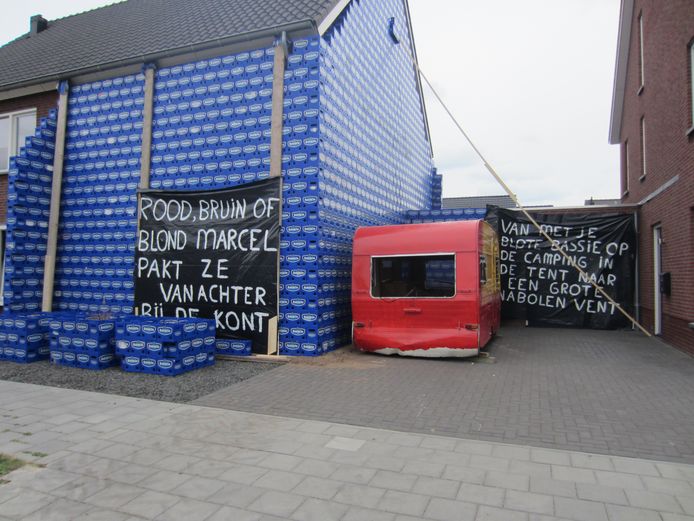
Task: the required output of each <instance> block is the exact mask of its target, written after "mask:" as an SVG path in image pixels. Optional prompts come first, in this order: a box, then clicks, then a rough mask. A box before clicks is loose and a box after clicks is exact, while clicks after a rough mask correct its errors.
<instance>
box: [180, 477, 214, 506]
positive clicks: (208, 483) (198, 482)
mask: <svg viewBox="0 0 694 521" xmlns="http://www.w3.org/2000/svg"><path fill="white" fill-rule="evenodd" d="M223 487H224V482H223V481H219V480H214V479H208V478H201V477H198V476H193V477H189V478H188V479H187V480H186V481H184V482H183V483H181V484H180V485H179V486H177V487H176V488H174V489H171V490H170V493H171V494H175V495H177V496H183V497H187V498H190V499H199V500H201V501H202V500H205V499H207V498H209V497H211V496H212V495H214V494H215V493H217V492H219V491H220V490H221V489H222V488H223Z"/></svg>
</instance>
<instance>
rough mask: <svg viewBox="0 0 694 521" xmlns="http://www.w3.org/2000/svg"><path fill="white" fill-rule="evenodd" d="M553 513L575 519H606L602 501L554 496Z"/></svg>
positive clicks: (595, 520)
mask: <svg viewBox="0 0 694 521" xmlns="http://www.w3.org/2000/svg"><path fill="white" fill-rule="evenodd" d="M554 508H555V513H556V515H557V516H559V517H565V518H566V519H575V520H576V521H607V511H606V510H605V506H604V505H603V504H602V503H596V502H593V501H584V500H582V499H570V498H562V497H557V498H554Z"/></svg>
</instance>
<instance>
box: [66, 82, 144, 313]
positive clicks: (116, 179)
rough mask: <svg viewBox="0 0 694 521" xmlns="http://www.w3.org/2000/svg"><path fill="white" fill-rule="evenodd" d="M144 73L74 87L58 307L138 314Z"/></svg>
mask: <svg viewBox="0 0 694 521" xmlns="http://www.w3.org/2000/svg"><path fill="white" fill-rule="evenodd" d="M143 81H144V75H142V74H138V75H130V76H125V77H119V78H113V79H109V80H104V81H97V82H93V83H87V84H84V85H77V86H74V87H73V88H72V89H71V91H70V96H69V112H68V125H67V139H66V151H65V168H64V173H63V191H62V196H61V213H60V238H59V242H58V253H57V263H56V286H55V299H54V308H55V309H56V310H59V311H71V312H81V313H113V314H119V313H132V310H133V258H134V251H135V235H136V230H137V216H136V212H137V185H138V183H139V179H140V155H141V152H142V148H141V135H142V107H143V104H144V94H143Z"/></svg>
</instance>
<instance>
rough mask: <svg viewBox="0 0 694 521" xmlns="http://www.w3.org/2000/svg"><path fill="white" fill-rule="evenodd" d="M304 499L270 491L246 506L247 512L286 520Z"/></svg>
mask: <svg viewBox="0 0 694 521" xmlns="http://www.w3.org/2000/svg"><path fill="white" fill-rule="evenodd" d="M305 499H306V498H304V497H302V496H297V495H293V494H287V493H285V492H277V491H274V490H270V491H268V492H265V494H263V495H262V496H260V497H259V498H258V499H256V500H255V501H253V503H251V504H250V505H249V506H248V510H252V511H255V512H260V513H262V514H269V515H271V516H277V517H284V518H288V517H289V516H291V515H292V514H293V513H294V511H295V510H296V509H297V508H299V506H300V505H301V504H302V503H303V502H304V500H305Z"/></svg>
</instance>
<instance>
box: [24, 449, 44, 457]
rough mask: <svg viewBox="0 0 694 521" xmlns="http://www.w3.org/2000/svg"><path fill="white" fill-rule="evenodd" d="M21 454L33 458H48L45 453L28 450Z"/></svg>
mask: <svg viewBox="0 0 694 521" xmlns="http://www.w3.org/2000/svg"><path fill="white" fill-rule="evenodd" d="M23 453H24V454H28V455H29V456H33V457H35V458H45V457H46V456H48V454H46V453H45V452H34V451H29V450H25V451H23Z"/></svg>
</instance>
